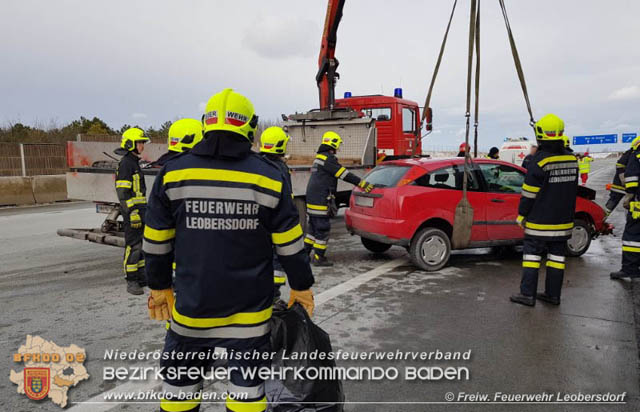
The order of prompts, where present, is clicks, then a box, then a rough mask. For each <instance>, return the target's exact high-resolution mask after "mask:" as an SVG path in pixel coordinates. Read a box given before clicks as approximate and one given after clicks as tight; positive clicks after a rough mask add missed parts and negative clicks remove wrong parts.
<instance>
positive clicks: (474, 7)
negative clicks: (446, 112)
mask: <svg viewBox="0 0 640 412" xmlns="http://www.w3.org/2000/svg"><path fill="white" fill-rule="evenodd" d="M478 2H479V0H471V13H470V17H469V53H468V61H467V106H466V111H465V117H466V123H465V134H464V142H465V144H466V145H467V149H466V150H465V155H464V177H463V179H462V197H463V198H466V197H467V183H468V176H467V175H468V174H469V173H470V165H471V153H469V130H470V121H471V82H472V78H471V72H472V70H473V54H474V49H475V41H476V37H477V34H476V27H477V24H478V22H477V18H476V16H477V12H478ZM478 70H479V66H476V76H479V71H478ZM475 86H476V88H475V91H476V102H475V103H476V106H475V108H476V116H477V110H478V99H477V93H478V91H479V90H478V89H479V87H478V83H477V81H476V85H475ZM477 120H478V119H477V117H476V123H477ZM476 129H477V127H476Z"/></svg>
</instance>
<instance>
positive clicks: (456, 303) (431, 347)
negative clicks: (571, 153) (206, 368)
mask: <svg viewBox="0 0 640 412" xmlns="http://www.w3.org/2000/svg"><path fill="white" fill-rule="evenodd" d="M614 163H615V159H606V160H597V161H596V162H594V164H593V173H592V177H591V178H590V180H589V182H588V186H589V187H592V188H594V189H596V190H597V191H598V197H597V200H596V201H597V202H598V203H600V204H604V202H605V201H606V196H607V195H608V194H607V192H605V191H604V185H605V184H606V183H607V181H608V180H609V179H610V177H611V176H610V175H612V174H613V165H614ZM101 220H102V215H97V214H96V213H95V211H94V208H93V205H91V204H87V203H73V204H58V205H52V206H42V207H35V208H16V209H3V210H0V228H1V229H0V233H2V235H0V262H1V265H0V301H1V302H2V308H3V314H4V316H3V319H2V320H0V331H1V333H0V348H1V353H0V356H1V359H2V362H4V363H0V368H2V367H4V370H5V376H6V377H5V378H4V379H0V382H1V383H0V399H2V404H3V405H4V408H5V410H11V411H32V410H38V411H40V410H43V411H45V410H46V411H54V410H59V408H58V407H57V406H55V405H53V404H52V403H51V402H50V401H43V402H34V401H30V400H28V399H27V398H26V397H25V396H24V395H18V394H17V393H16V386H15V385H13V384H12V383H11V382H10V381H9V379H8V376H9V370H10V369H11V368H13V369H14V370H18V369H19V368H21V367H22V366H21V365H16V364H14V363H13V361H12V359H11V353H13V352H15V351H16V350H17V349H18V347H19V346H20V345H21V344H22V343H23V342H24V339H25V336H26V335H27V334H32V335H40V336H42V337H43V338H45V339H49V340H53V341H54V342H55V343H57V344H58V345H63V346H66V345H70V344H72V343H75V344H77V345H79V346H81V347H84V348H85V349H86V351H87V355H88V360H87V361H86V363H85V366H86V367H87V369H88V372H89V374H90V375H91V376H92V377H91V378H90V379H89V380H88V381H84V382H82V383H80V384H79V385H78V386H77V387H74V388H72V389H71V390H70V392H69V401H70V402H82V401H86V400H89V399H96V397H99V395H100V394H101V393H103V392H104V391H107V390H111V389H113V388H114V387H115V386H116V385H114V384H113V383H110V382H104V381H103V379H102V373H103V368H104V367H105V366H116V365H115V364H114V363H113V362H107V361H104V360H103V359H102V358H103V355H104V352H105V350H108V349H123V350H131V349H139V350H154V349H158V348H161V347H162V344H163V336H164V327H163V325H161V324H159V323H156V322H153V321H151V320H149V319H148V318H147V310H146V297H144V296H142V297H134V296H131V295H128V294H127V293H125V285H124V280H123V278H122V275H121V260H122V250H121V249H117V248H114V247H110V246H101V245H95V244H90V243H86V242H82V241H78V240H72V239H68V238H61V237H58V236H56V234H55V232H56V229H58V228H61V227H96V226H99V224H100V223H101ZM609 221H610V222H612V223H613V224H614V225H615V226H616V230H615V231H614V236H606V237H601V238H599V239H596V240H595V241H594V242H593V243H592V245H591V248H590V249H589V251H588V252H587V253H586V254H585V255H584V256H582V257H580V258H574V259H570V260H569V261H568V263H567V271H566V274H565V282H564V288H563V301H562V304H561V305H560V306H559V307H554V306H549V305H546V304H544V303H542V302H538V304H537V305H536V307H535V308H528V307H523V306H519V305H514V304H512V303H510V302H509V300H508V298H509V295H510V294H512V293H514V292H516V291H517V290H518V285H519V281H520V265H521V261H520V259H521V255H520V254H519V253H518V252H517V251H515V252H510V253H501V254H496V253H492V251H491V250H489V249H480V250H471V251H463V252H456V253H455V254H454V256H453V257H452V259H451V262H450V264H449V265H448V266H446V267H445V268H443V269H442V270H440V271H438V272H432V273H427V272H424V271H421V270H417V269H416V268H415V267H413V266H412V265H411V264H410V263H409V262H408V260H406V257H407V254H406V252H405V250H404V249H403V248H399V247H394V248H392V249H390V250H389V251H388V252H386V253H384V254H381V255H373V254H371V253H370V252H368V251H367V250H366V249H364V247H363V246H362V245H361V243H360V240H359V238H357V237H354V236H350V235H349V234H348V233H347V232H346V230H345V228H344V223H343V222H342V220H341V219H340V218H336V219H335V220H334V222H333V228H332V234H331V236H332V237H331V241H330V246H329V252H328V255H329V257H330V258H331V259H332V260H333V261H334V262H336V265H335V266H334V267H332V268H322V269H314V273H315V275H316V286H315V288H314V289H315V292H316V296H317V297H319V301H321V302H322V304H320V305H319V306H318V307H317V310H316V313H315V316H314V320H315V321H316V323H317V324H319V325H320V326H321V327H322V328H323V329H325V330H326V331H327V332H328V333H329V334H330V336H331V339H332V344H333V348H334V350H343V351H347V352H359V351H365V352H371V351H391V352H396V351H397V350H400V351H401V352H436V351H442V352H447V351H461V352H465V351H471V359H470V360H458V361H445V360H426V361H419V360H418V361H414V360H405V361H358V362H353V361H343V362H339V365H341V366H359V367H371V366H380V367H384V368H390V367H394V368H396V369H397V370H398V371H400V373H401V375H402V373H403V372H404V371H406V368H411V367H464V368H467V369H468V371H469V379H468V380H467V379H463V380H422V381H408V380H406V379H404V377H403V376H399V377H398V378H397V379H395V380H380V381H371V380H366V379H365V380H361V381H358V380H347V381H345V382H344V392H345V397H346V401H347V402H352V403H349V404H347V405H345V410H346V411H458V410H463V411H582V410H594V411H637V410H640V399H639V395H640V384H639V383H640V380H639V372H638V344H637V342H638V341H637V336H636V329H635V324H634V304H633V299H634V286H635V290H636V292H638V290H639V289H640V286H638V284H634V283H632V282H629V281H611V280H609V272H610V271H612V270H615V269H617V268H618V267H619V264H620V237H621V231H622V227H623V225H624V214H623V213H622V211H621V210H616V211H615V212H614V213H613V214H612V216H611V217H610V219H609ZM382 265H386V266H384V268H387V269H386V270H385V271H382V273H379V274H378V273H377V272H372V271H376V270H379V268H380V267H381V266H382ZM389 268H390V269H389ZM543 272H544V271H543ZM371 273H374V274H377V276H375V277H373V276H371V277H370V278H369V279H366V278H365V277H363V276H360V275H363V274H371ZM358 276H360V277H358ZM350 280H356V281H357V283H356V284H355V285H351V286H349V285H350V283H346V282H348V281H350ZM352 282H353V281H352ZM540 282H541V286H542V285H543V283H542V282H544V274H542V276H541V279H540ZM345 284H346V285H347V286H345ZM327 291H329V292H327ZM323 292H327V293H325V294H323ZM286 293H288V292H287V291H285V294H286ZM636 295H637V296H635V299H636V305H637V307H638V308H640V292H638V293H636ZM320 297H321V298H320ZM150 364H153V363H150ZM2 365H4V366H2ZM129 366H130V365H129ZM215 387H217V385H216V386H215ZM448 392H452V393H453V394H454V395H455V396H456V397H458V396H461V395H459V394H460V393H461V392H464V393H467V394H476V393H478V394H489V396H490V397H493V396H494V394H495V393H496V392H502V393H505V394H535V393H549V394H553V395H554V396H555V395H556V394H557V393H558V392H559V393H561V394H577V393H583V394H592V393H607V392H611V393H623V392H626V398H625V401H626V403H624V404H617V405H602V404H601V405H579V404H572V405H568V404H535V405H514V404H503V405H496V404H464V405H461V404H450V403H447V400H446V397H447V396H448V395H447V393H448ZM385 402H394V403H395V404H387V403H385ZM397 402H402V404H397ZM72 406H73V407H72V408H68V409H69V410H87V411H93V410H113V411H132V410H142V411H151V410H156V409H157V407H156V406H155V405H141V404H121V405H93V404H92V405H86V404H85V405H75V406H74V405H73V404H72ZM202 410H206V411H209V410H210V411H216V410H224V408H222V407H221V406H220V405H205V406H204V407H203V408H202Z"/></svg>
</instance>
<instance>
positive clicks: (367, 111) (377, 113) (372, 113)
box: [360, 107, 391, 122]
mask: <svg viewBox="0 0 640 412" xmlns="http://www.w3.org/2000/svg"><path fill="white" fill-rule="evenodd" d="M360 111H361V112H362V113H364V115H365V116H367V117H371V118H372V119H375V120H376V121H377V122H385V121H387V120H391V108H390V107H370V108H363V109H360Z"/></svg>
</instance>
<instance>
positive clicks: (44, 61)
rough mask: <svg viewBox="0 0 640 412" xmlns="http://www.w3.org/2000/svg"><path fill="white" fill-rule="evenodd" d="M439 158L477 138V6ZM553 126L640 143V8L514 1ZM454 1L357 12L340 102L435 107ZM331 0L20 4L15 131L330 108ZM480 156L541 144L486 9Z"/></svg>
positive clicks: (450, 52)
mask: <svg viewBox="0 0 640 412" xmlns="http://www.w3.org/2000/svg"><path fill="white" fill-rule="evenodd" d="M458 3H459V4H458V10H457V12H456V16H455V18H454V23H453V26H452V29H451V30H452V31H451V34H450V37H449V42H448V47H447V50H446V52H445V56H444V61H443V64H442V67H441V69H440V75H439V78H438V82H437V83H436V87H435V91H434V96H433V99H432V104H431V105H432V107H433V110H434V114H435V127H436V130H435V132H434V133H433V134H432V135H431V136H429V137H428V138H427V139H426V140H425V142H424V144H425V145H427V146H448V147H452V146H454V145H455V146H457V144H458V143H459V142H460V141H461V139H462V138H463V130H464V129H463V127H464V100H465V88H466V79H465V76H466V53H467V50H466V48H467V41H468V39H467V36H468V33H467V30H468V15H469V10H468V9H469V0H459V2H458ZM506 3H507V10H508V12H509V17H510V20H511V25H512V27H513V30H514V33H515V37H516V41H517V43H518V48H519V51H520V55H521V58H522V63H523V66H524V70H525V75H526V77H527V83H528V86H529V91H530V94H531V101H532V105H533V109H534V114H535V116H536V117H537V118H539V117H541V116H542V115H544V114H545V113H548V112H553V113H556V114H558V115H559V116H560V117H562V118H564V119H565V122H566V125H567V134H569V135H581V134H598V133H622V132H637V131H639V130H640V111H639V110H638V108H639V106H640V47H638V39H640V21H639V19H638V17H639V16H640V2H639V1H634V0H610V1H607V2H603V1H602V0H599V1H596V0H592V1H587V0H582V1H580V0H562V1H560V0H536V1H516V0H507V1H506ZM452 4H453V1H452V0H431V1H418V0H414V1H410V0H395V1H388V0H347V1H346V5H345V8H344V17H343V19H342V23H341V25H340V28H339V30H338V46H337V51H336V55H337V57H338V59H339V60H340V67H339V70H338V71H339V72H340V77H341V78H340V81H339V83H338V86H337V95H338V96H342V94H343V93H344V91H347V90H348V91H351V92H353V94H354V95H358V94H372V93H384V94H392V93H393V89H394V87H402V88H403V89H404V95H405V98H408V99H411V100H415V101H417V102H418V103H419V104H420V105H421V106H422V105H423V104H424V99H425V95H426V92H427V87H428V84H429V80H430V78H431V75H432V72H433V67H434V64H435V60H436V57H437V53H438V49H439V47H440V42H441V40H442V35H443V33H444V29H445V26H446V23H447V19H448V16H449V13H450V11H451V6H452ZM326 5H327V2H326V1H325V0H305V1H294V0H286V1H285V0H282V1H279V0H271V1H257V0H256V1H242V0H235V1H233V2H229V1H224V2H223V1H214V0H197V1H196V0H183V1H168V0H153V1H151V0H149V1H139V0H110V1H90V0H56V1H50V0H49V1H46V0H20V1H18V0H15V1H10V0H4V1H2V3H1V4H0V38H2V41H1V42H0V53H1V55H2V57H3V58H2V64H0V96H2V98H1V100H0V122H2V123H7V122H17V121H20V122H23V123H27V124H34V123H37V122H39V123H41V124H48V123H49V122H51V121H54V122H57V124H63V123H65V122H68V121H70V120H73V119H76V118H78V117H79V116H81V115H82V116H86V117H92V116H99V117H101V118H102V119H104V120H105V121H106V122H107V123H108V124H109V125H111V126H112V127H115V128H119V127H120V126H121V125H122V124H125V123H129V124H132V123H138V124H140V125H142V126H145V127H147V126H150V125H153V126H158V125H159V124H160V123H162V122H163V121H165V120H175V119H177V118H180V117H195V118H199V117H200V115H201V114H202V110H203V107H204V103H205V102H206V101H207V100H208V98H209V97H210V96H211V95H212V94H214V93H215V92H216V91H219V90H220V89H222V88H224V87H233V88H235V89H236V90H238V91H239V92H241V93H243V94H245V95H246V96H247V97H249V98H250V99H251V100H252V101H253V103H254V105H255V106H256V110H257V112H258V114H259V115H260V116H261V117H262V118H272V119H275V118H278V117H279V115H280V113H293V112H295V111H299V112H300V111H306V110H309V109H311V108H315V107H317V105H318V103H317V99H318V97H317V88H316V84H315V80H314V77H315V73H316V71H317V56H318V51H319V45H320V37H321V32H322V26H323V23H324V14H325V11H326ZM481 16H482V17H481V19H482V33H481V38H482V39H481V53H482V55H481V58H482V64H481V71H482V73H481V77H482V79H481V85H480V86H481V90H480V112H481V113H480V129H479V130H480V142H481V144H480V147H481V148H486V147H489V146H492V145H499V144H500V143H501V142H502V140H503V139H504V137H507V136H521V135H526V136H530V135H531V129H530V128H529V126H528V115H527V113H526V109H525V105H524V100H523V98H522V93H521V91H520V86H519V83H518V80H517V76H516V72H515V69H514V65H513V61H512V58H511V54H510V50H509V45H508V41H507V36H506V30H505V27H504V22H503V21H502V16H501V14H500V11H499V8H498V1H497V0H491V1H489V0H484V1H483V2H482V15H481Z"/></svg>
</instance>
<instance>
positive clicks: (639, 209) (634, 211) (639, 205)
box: [629, 202, 640, 220]
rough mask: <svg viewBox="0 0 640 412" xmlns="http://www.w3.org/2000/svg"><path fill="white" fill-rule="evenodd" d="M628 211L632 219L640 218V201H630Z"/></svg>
mask: <svg viewBox="0 0 640 412" xmlns="http://www.w3.org/2000/svg"><path fill="white" fill-rule="evenodd" d="M629 205H630V207H629V212H631V217H632V218H633V219H634V220H637V219H640V202H630V204H629Z"/></svg>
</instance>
